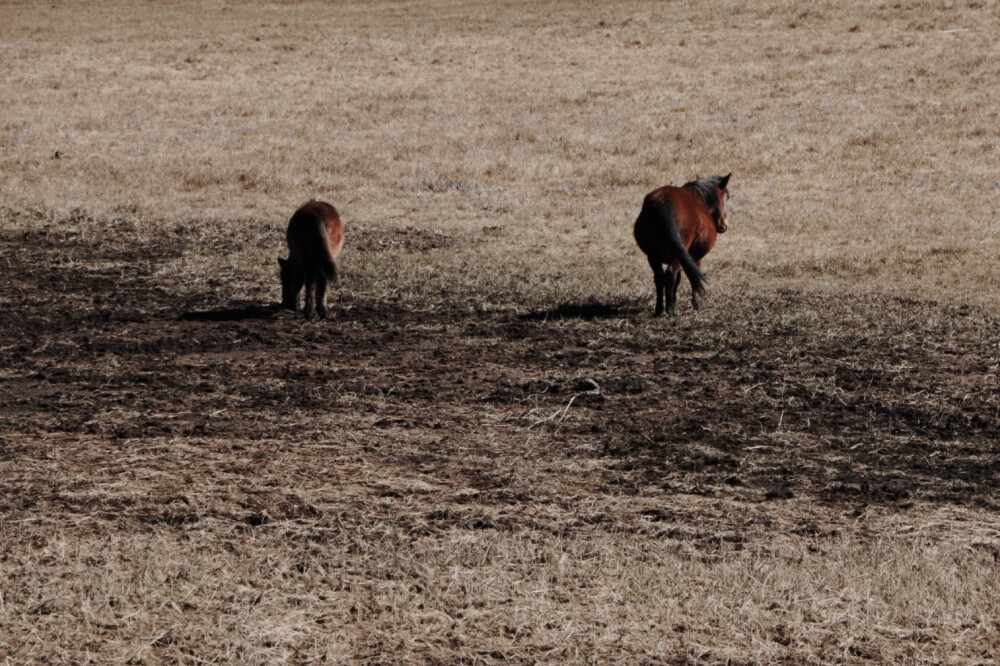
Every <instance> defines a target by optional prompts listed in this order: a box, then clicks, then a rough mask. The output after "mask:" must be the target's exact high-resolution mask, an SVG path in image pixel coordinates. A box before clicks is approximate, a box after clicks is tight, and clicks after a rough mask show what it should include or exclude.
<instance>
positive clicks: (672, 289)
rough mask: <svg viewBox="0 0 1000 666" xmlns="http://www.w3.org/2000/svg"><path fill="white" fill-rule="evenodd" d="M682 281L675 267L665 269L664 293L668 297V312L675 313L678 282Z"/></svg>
mask: <svg viewBox="0 0 1000 666" xmlns="http://www.w3.org/2000/svg"><path fill="white" fill-rule="evenodd" d="M680 281H681V279H680V277H678V276H677V275H676V274H675V273H674V271H673V269H671V268H669V267H668V268H667V270H665V271H663V294H664V296H666V298H667V314H674V311H675V308H676V305H677V284H678V283H679V282H680Z"/></svg>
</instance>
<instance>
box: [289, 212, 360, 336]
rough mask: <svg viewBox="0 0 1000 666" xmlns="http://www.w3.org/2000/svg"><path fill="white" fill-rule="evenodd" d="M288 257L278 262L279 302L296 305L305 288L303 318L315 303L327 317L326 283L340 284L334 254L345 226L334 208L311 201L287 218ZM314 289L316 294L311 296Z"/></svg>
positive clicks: (342, 245) (308, 313) (290, 307)
mask: <svg viewBox="0 0 1000 666" xmlns="http://www.w3.org/2000/svg"><path fill="white" fill-rule="evenodd" d="M285 238H286V239H287V241H288V259H282V258H280V257H279V258H278V265H280V266H281V305H282V307H285V308H288V309H290V310H298V309H299V292H301V291H302V287H303V285H305V288H306V308H305V315H306V318H309V317H311V316H312V312H313V307H314V304H315V308H316V311H317V312H318V313H319V316H320V318H322V319H326V283H327V281H328V280H332V281H333V282H335V283H336V284H338V285H339V284H340V269H339V267H338V266H337V257H338V256H339V255H340V251H341V250H342V249H343V247H344V227H343V225H341V223H340V216H339V215H337V211H336V209H335V208H334V207H333V206H331V205H330V204H328V203H326V202H323V201H310V202H308V203H306V204H304V205H303V206H302V207H301V208H299V209H298V210H297V211H295V214H294V215H292V219H291V220H289V221H288V233H287V234H286V235H285ZM314 292H315V297H314V295H313V294H314Z"/></svg>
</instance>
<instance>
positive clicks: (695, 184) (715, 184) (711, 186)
mask: <svg viewBox="0 0 1000 666" xmlns="http://www.w3.org/2000/svg"><path fill="white" fill-rule="evenodd" d="M722 178H723V177H722V176H708V177H707V178H698V179H697V180H692V181H691V182H690V183H684V189H685V190H689V191H691V192H694V193H695V194H697V195H698V196H700V197H701V198H702V199H703V200H704V201H705V205H706V206H708V209H709V210H713V209H714V208H715V207H716V206H718V205H719V184H720V183H722Z"/></svg>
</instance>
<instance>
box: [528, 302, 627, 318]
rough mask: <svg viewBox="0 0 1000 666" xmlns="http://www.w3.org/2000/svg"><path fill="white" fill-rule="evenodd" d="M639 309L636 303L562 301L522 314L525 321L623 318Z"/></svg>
mask: <svg viewBox="0 0 1000 666" xmlns="http://www.w3.org/2000/svg"><path fill="white" fill-rule="evenodd" d="M637 311H638V307H637V305H636V304H627V305H626V304H622V303H561V304H559V305H557V306H555V307H552V308H546V309H544V310H534V311H532V312H526V313H524V314H522V315H520V318H521V319H522V320H525V321H550V320H555V319H583V320H584V321H593V320H595V319H621V318H622V317H630V316H632V315H633V314H635V313H636V312H637Z"/></svg>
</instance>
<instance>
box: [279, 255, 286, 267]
mask: <svg viewBox="0 0 1000 666" xmlns="http://www.w3.org/2000/svg"><path fill="white" fill-rule="evenodd" d="M286 263H288V262H286V261H285V260H284V259H282V258H281V257H278V265H279V266H281V267H282V268H284V267H285V264H286Z"/></svg>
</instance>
